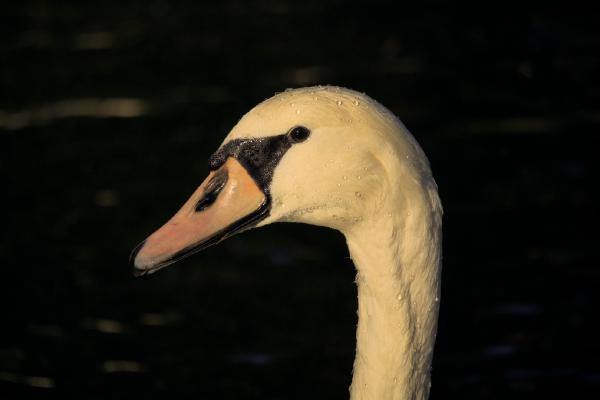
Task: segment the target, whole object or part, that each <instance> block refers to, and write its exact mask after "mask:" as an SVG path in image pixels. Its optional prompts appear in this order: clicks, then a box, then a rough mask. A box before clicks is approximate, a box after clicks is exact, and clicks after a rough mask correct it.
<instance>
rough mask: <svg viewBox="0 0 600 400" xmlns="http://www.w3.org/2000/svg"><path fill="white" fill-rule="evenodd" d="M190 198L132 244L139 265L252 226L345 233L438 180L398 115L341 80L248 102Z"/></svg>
mask: <svg viewBox="0 0 600 400" xmlns="http://www.w3.org/2000/svg"><path fill="white" fill-rule="evenodd" d="M209 168H210V173H209V176H208V177H207V178H206V180H205V181H204V182H203V183H202V184H201V185H200V186H199V187H198V189H197V190H196V191H195V192H194V193H193V194H192V196H191V197H190V198H189V200H188V201H187V202H186V203H185V204H184V205H183V207H182V208H181V209H180V210H179V211H178V212H177V213H176V214H175V215H174V216H173V217H172V218H171V219H170V220H169V221H168V222H167V223H166V224H165V225H163V226H162V227H161V228H160V229H158V230H157V231H156V232H154V233H153V234H152V235H150V236H149V237H148V238H147V239H146V240H145V241H144V242H142V243H140V245H138V247H136V249H134V251H133V253H132V256H131V261H132V264H133V266H134V271H135V272H136V274H138V275H140V274H144V273H148V272H154V271H156V270H158V269H160V268H162V267H165V266H167V265H169V264H171V263H173V262H175V261H177V260H179V259H181V258H183V257H186V256H188V255H190V254H193V253H195V252H197V251H200V250H202V249H204V248H206V247H208V246H210V245H212V244H215V243H218V242H219V241H221V240H223V239H225V238H227V237H229V236H231V235H233V234H235V233H238V232H241V231H244V230H247V229H250V228H253V227H258V226H263V225H267V224H270V223H274V222H280V221H281V222H301V223H308V224H312V225H320V226H326V227H330V228H334V229H337V230H340V231H342V232H343V233H346V232H348V231H351V230H352V229H353V228H354V227H355V226H356V225H358V224H364V223H368V220H369V218H370V216H372V215H373V214H376V213H382V212H386V211H387V210H386V204H387V202H389V200H390V198H391V199H393V201H394V202H396V206H399V207H402V203H403V202H405V201H407V200H406V199H407V197H406V196H403V195H402V193H407V192H410V191H411V190H414V188H415V187H417V186H419V185H422V184H423V182H425V181H427V182H428V181H432V179H431V173H430V171H429V166H428V163H427V159H426V158H425V156H424V155H423V153H422V151H421V149H420V147H419V146H418V144H417V143H416V141H415V140H414V139H413V137H412V136H411V135H410V133H408V131H407V130H406V129H405V128H404V126H403V125H402V124H401V123H400V121H399V120H398V119H397V118H396V117H395V116H394V115H393V114H392V113H391V112H390V111H388V110H387V109H386V108H385V107H383V106H381V105H380V104H379V103H377V102H376V101H374V100H373V99H371V98H369V97H368V96H366V95H365V94H362V93H359V92H355V91H352V90H349V89H344V88H339V87H330V86H325V87H309V88H301V89H294V90H288V91H286V92H283V93H279V94H277V95H275V96H273V97H271V98H270V99H267V100H265V101H264V102H262V103H260V104H259V105H257V106H256V107H255V108H253V109H252V110H250V111H249V112H248V113H247V114H246V115H244V116H243V117H242V119H241V120H240V121H239V122H238V123H237V125H236V126H235V127H234V128H233V129H232V130H231V132H230V133H229V134H228V135H227V137H226V138H225V140H224V142H223V144H222V145H221V146H220V148H219V149H218V150H217V151H216V152H215V153H214V154H213V155H212V156H211V158H210V160H209Z"/></svg>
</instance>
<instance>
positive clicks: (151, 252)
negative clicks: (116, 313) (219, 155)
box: [131, 157, 269, 276]
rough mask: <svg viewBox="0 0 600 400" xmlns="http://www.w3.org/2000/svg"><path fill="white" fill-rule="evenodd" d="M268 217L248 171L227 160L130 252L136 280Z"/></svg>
mask: <svg viewBox="0 0 600 400" xmlns="http://www.w3.org/2000/svg"><path fill="white" fill-rule="evenodd" d="M268 212H269V200H268V197H267V195H266V194H265V193H264V192H263V191H262V190H261V188H260V187H259V186H258V184H257V183H256V181H255V180H254V179H253V178H252V176H250V174H249V173H248V171H246V169H245V168H244V167H243V166H242V165H241V164H240V163H239V161H237V160H236V159H235V158H232V157H230V158H228V159H227V160H226V161H225V163H224V164H223V165H222V166H221V167H220V168H219V169H217V170H214V171H211V173H210V174H209V175H208V177H207V178H206V179H205V180H204V182H202V184H201V185H200V186H199V187H198V189H196V191H195V192H194V193H193V194H192V196H191V197H190V198H189V199H188V201H187V202H186V203H185V204H184V205H183V207H181V209H180V210H179V211H178V212H177V213H176V214H175V215H174V216H173V217H172V218H171V219H170V220H169V221H168V222H167V223H166V224H164V225H163V226H162V227H161V228H160V229H158V230H157V231H156V232H154V233H153V234H152V235H150V236H149V237H148V238H147V239H146V240H144V241H143V242H142V243H140V244H139V245H138V246H137V247H136V248H135V249H134V250H133V252H132V253H131V263H132V264H133V267H134V274H135V275H136V276H139V275H144V274H146V273H152V272H155V271H157V270H158V269H160V268H163V267H166V266H167V265H169V264H172V263H174V262H176V261H178V260H180V259H182V258H184V257H187V256H189V255H191V254H194V253H196V252H198V251H200V250H202V249H205V248H206V247H208V246H211V245H213V244H216V243H218V242H220V241H221V240H223V239H225V238H227V237H229V236H231V235H233V234H235V233H238V232H241V231H243V230H244V229H247V228H249V227H250V226H252V225H253V224H255V223H256V222H258V221H259V220H261V219H262V218H264V217H266V216H267V214H268Z"/></svg>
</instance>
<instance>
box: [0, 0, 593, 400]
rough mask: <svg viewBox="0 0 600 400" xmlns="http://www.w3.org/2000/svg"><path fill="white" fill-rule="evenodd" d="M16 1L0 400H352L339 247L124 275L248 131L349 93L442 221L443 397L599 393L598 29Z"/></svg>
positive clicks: (0, 287)
mask: <svg viewBox="0 0 600 400" xmlns="http://www.w3.org/2000/svg"><path fill="white" fill-rule="evenodd" d="M391 4H398V9H394V8H393V7H392V6H391V5H390V4H386V3H384V2H372V1H369V2H353V3H350V2H344V1H341V0H331V1H327V0H325V1H324V0H321V1H314V2H310V1H274V0H273V1H255V2H250V1H241V0H240V1H235V0H226V1H214V2H204V1H179V2H167V1H113V0H103V1H90V2H87V3H86V2H72V3H71V4H69V3H65V2H54V1H21V2H12V3H6V4H4V5H2V6H1V10H2V14H1V15H2V16H1V20H0V46H1V47H0V50H1V53H0V55H1V60H0V155H1V158H0V168H1V173H2V174H1V176H2V180H3V182H4V185H3V187H4V189H3V190H2V192H3V194H2V199H3V201H2V204H4V205H3V207H2V214H3V218H2V241H1V245H0V265H1V268H2V269H1V270H2V275H1V277H0V293H1V297H0V304H1V306H0V307H1V312H2V314H1V315H2V320H1V321H2V322H1V325H0V328H1V332H2V334H1V342H0V397H2V398H3V399H14V398H36V399H41V398H82V399H94V398H97V399H121V398H131V396H132V395H135V396H138V397H139V398H143V399H158V398H161V399H162V398H174V399H186V398H209V399H211V398H215V399H220V398H247V399H307V398H327V399H344V398H347V397H348V392H347V387H348V386H349V384H350V380H351V368H352V361H353V357H354V335H355V332H354V329H355V325H356V311H355V310H356V291H355V286H354V282H353V279H354V270H353V266H352V263H351V261H350V260H349V259H348V254H347V250H346V247H345V243H344V240H343V237H342V235H341V234H339V233H337V232H334V231H330V230H326V229H320V228H316V227H311V226H303V225H284V224H280V225H275V226H270V227H267V228H263V229H260V230H257V231H253V232H249V233H246V234H244V235H241V236H238V237H235V238H232V239H229V240H228V241H226V242H224V243H222V244H221V245H219V246H217V247H214V248H211V249H208V250H207V251H205V252H203V253H201V254H198V255H196V256H194V257H193V258H190V259H187V260H185V261H184V262H181V263H180V264H179V265H176V266H174V267H171V268H169V269H167V270H164V271H161V272H160V273H157V274H154V275H152V276H148V277H144V278H141V279H134V278H133V277H132V275H131V271H130V268H129V266H128V263H127V260H128V255H129V251H130V250H131V249H132V248H133V247H134V245H135V244H137V242H139V241H140V240H141V239H143V238H144V237H145V236H146V235H147V234H149V233H150V232H151V231H153V230H154V229H155V228H156V227H158V226H159V225H161V224H162V223H163V222H164V221H165V220H166V219H167V218H168V217H169V216H170V215H171V214H172V213H173V212H174V211H176V210H177V209H178V208H179V206H180V205H181V204H182V202H183V201H184V200H185V199H186V198H187V196H188V195H189V194H190V193H191V192H192V191H193V190H194V188H195V187H196V186H197V185H198V184H199V183H200V182H201V180H202V179H203V178H204V176H205V174H206V173H207V166H206V160H207V158H208V156H209V154H211V153H212V152H213V151H214V150H216V148H217V147H218V145H219V144H220V143H221V141H222V139H223V138H224V137H225V135H226V134H227V132H228V131H229V129H230V128H231V127H232V126H233V125H234V124H235V122H236V121H237V119H238V118H239V117H240V116H241V115H242V114H243V113H244V112H246V111H247V110H249V109H250V108H251V107H252V106H254V105H255V104H257V103H258V102H260V101H262V100H263V99H265V98H267V97H270V96H271V95H272V94H273V93H274V92H277V91H282V90H284V89H285V88H288V87H298V86H305V85H313V84H335V85H342V86H348V87H351V88H353V89H356V90H359V91H363V92H366V93H367V94H369V95H370V96H372V97H373V98H375V99H377V100H379V101H380V102H382V103H383V104H384V105H386V106H387V107H388V108H390V109H391V110H392V111H393V112H394V113H396V114H397V115H398V116H399V117H400V118H401V119H402V120H403V121H404V122H405V124H406V125H407V126H408V128H409V129H410V130H411V131H412V132H413V134H414V135H415V136H416V137H417V139H418V140H419V142H420V143H421V144H422V146H423V148H424V149H425V151H426V153H427V154H428V156H429V158H430V160H431V163H432V167H433V171H434V175H435V177H436V180H437V182H438V184H439V187H440V194H441V198H442V201H443V203H444V208H445V216H444V224H445V225H444V271H443V297H442V308H441V315H440V327H439V334H438V341H437V347H436V353H435V359H434V366H433V387H432V394H431V399H444V398H446V399H447V398H452V397H455V396H458V397H459V398H461V399H533V398H545V399H564V398H573V397H575V396H579V397H584V398H592V397H594V396H595V395H597V393H598V391H599V390H600V367H599V362H600V352H599V350H600V349H599V347H600V345H599V341H598V335H599V333H598V331H597V330H596V329H595V328H594V327H595V326H596V324H597V323H598V322H600V321H599V318H598V310H597V305H598V304H599V300H600V299H599V294H598V293H599V288H598V283H599V282H598V281H599V279H598V278H599V277H600V271H599V269H598V266H597V256H596V248H597V246H598V244H599V243H598V239H599V235H598V232H599V228H598V211H597V204H598V203H597V200H598V199H597V197H595V196H594V195H593V190H594V189H595V188H594V186H596V184H597V182H598V181H597V179H598V174H597V167H598V161H597V160H598V159H597V152H598V146H597V145H598V142H599V141H598V140H597V136H598V133H599V132H598V128H599V127H600V107H599V104H600V80H599V76H600V74H599V73H598V72H599V71H600V57H599V55H600V30H599V29H598V15H597V14H594V13H592V12H591V11H589V10H586V9H584V8H579V9H577V8H575V6H574V5H570V7H569V5H567V7H560V8H557V9H554V10H553V9H547V8H544V9H539V8H533V7H525V3H523V2H521V3H520V4H517V5H515V6H511V5H508V4H505V3H502V6H503V7H502V8H496V7H494V6H491V5H487V3H486V5H485V6H483V7H482V9H478V10H474V9H472V8H470V9H469V13H467V12H466V11H465V10H463V9H460V8H459V7H458V6H457V5H455V4H454V3H451V5H449V6H444V5H439V4H435V5H434V4H431V3H430V4H429V5H427V6H423V7H422V8H420V9H418V10H417V9H413V8H410V7H408V5H407V4H399V3H397V2H393V3H391Z"/></svg>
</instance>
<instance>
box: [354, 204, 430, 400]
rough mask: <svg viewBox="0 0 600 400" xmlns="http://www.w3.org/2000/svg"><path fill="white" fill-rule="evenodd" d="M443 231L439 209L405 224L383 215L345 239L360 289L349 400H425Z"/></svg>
mask: <svg viewBox="0 0 600 400" xmlns="http://www.w3.org/2000/svg"><path fill="white" fill-rule="evenodd" d="M410 214H411V213H409V215H410ZM440 227H441V225H440V222H439V218H438V215H436V213H435V210H434V211H433V212H432V210H431V209H428V208H427V207H425V208H424V209H421V210H415V213H414V214H413V215H412V216H409V217H405V218H402V219H400V218H399V217H398V216H397V215H396V216H393V217H390V215H389V214H386V215H384V216H382V217H381V218H380V219H379V220H374V221H370V222H369V223H368V224H364V225H363V226H359V227H357V228H355V229H354V230H353V231H352V232H350V233H346V239H347V241H348V247H349V250H350V255H351V257H352V259H353V260H354V263H355V265H356V268H357V276H356V283H357V286H358V327H357V333H356V337H357V347H356V358H355V361H354V374H353V379H352V385H351V387H350V392H351V399H353V400H358V399H361V400H362V399H394V400H403V399H419V400H424V399H427V398H428V396H429V388H430V386H431V384H430V365H431V360H432V356H433V348H434V343H435V332H436V328H437V315H438V308H439V295H440V293H439V290H440V287H439V278H440V246H439V245H440V243H439V241H440Z"/></svg>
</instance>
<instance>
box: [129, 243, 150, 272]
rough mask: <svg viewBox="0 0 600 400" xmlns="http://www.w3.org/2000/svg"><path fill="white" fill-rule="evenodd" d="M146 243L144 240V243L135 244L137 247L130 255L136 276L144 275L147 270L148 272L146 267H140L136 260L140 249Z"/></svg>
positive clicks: (130, 263) (130, 261)
mask: <svg viewBox="0 0 600 400" xmlns="http://www.w3.org/2000/svg"><path fill="white" fill-rule="evenodd" d="M145 244H146V241H145V240H144V241H143V242H142V243H140V244H138V245H137V246H135V248H134V249H133V250H132V251H131V254H130V255H129V265H130V266H131V267H132V269H133V271H132V272H133V276H135V277H138V276H142V275H144V274H146V272H147V271H146V270H145V269H144V268H140V266H139V265H137V262H136V259H137V255H138V253H139V252H140V250H141V249H142V248H143V247H144V245H145Z"/></svg>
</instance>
